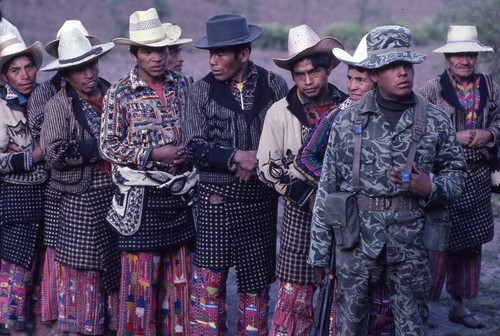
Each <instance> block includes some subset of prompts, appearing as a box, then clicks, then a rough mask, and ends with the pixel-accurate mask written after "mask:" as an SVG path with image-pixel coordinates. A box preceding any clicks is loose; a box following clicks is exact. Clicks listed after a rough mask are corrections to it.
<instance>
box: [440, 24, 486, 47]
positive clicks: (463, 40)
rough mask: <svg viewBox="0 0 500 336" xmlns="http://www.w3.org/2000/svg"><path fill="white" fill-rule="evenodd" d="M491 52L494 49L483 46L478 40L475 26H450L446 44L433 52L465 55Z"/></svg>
mask: <svg viewBox="0 0 500 336" xmlns="http://www.w3.org/2000/svg"><path fill="white" fill-rule="evenodd" d="M482 51H491V52H493V48H492V47H489V46H485V45H483V44H482V43H481V42H479V40H478V39H477V29H476V27H475V26H450V27H449V28H448V35H447V36H446V44H445V45H444V46H442V47H440V48H437V49H435V50H433V52H435V53H464V52H482Z"/></svg>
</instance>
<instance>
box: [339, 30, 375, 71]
mask: <svg viewBox="0 0 500 336" xmlns="http://www.w3.org/2000/svg"><path fill="white" fill-rule="evenodd" d="M367 35H368V34H366V35H365V36H363V38H362V39H361V41H359V44H358V47H357V48H356V50H355V51H354V54H353V55H352V56H351V55H350V54H349V53H348V52H347V51H345V50H344V49H340V48H333V50H332V52H333V55H334V56H335V57H337V59H338V60H339V61H341V62H343V63H345V64H347V65H354V64H356V63H358V62H361V61H362V60H364V59H366V58H367V57H368V52H367V51H366V36H367Z"/></svg>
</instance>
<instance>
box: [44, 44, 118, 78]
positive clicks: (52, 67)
mask: <svg viewBox="0 0 500 336" xmlns="http://www.w3.org/2000/svg"><path fill="white" fill-rule="evenodd" d="M113 47H114V43H113V42H108V43H104V44H98V45H95V46H92V49H97V48H102V51H101V52H100V53H94V54H91V55H89V56H87V57H84V58H82V59H79V60H77V61H74V62H71V63H61V62H60V61H59V60H58V59H57V60H55V61H53V62H51V63H49V64H47V65H46V66H44V67H43V68H42V69H41V70H42V71H56V70H61V69H67V68H71V67H74V66H77V65H80V64H83V63H86V62H90V61H92V60H94V59H99V58H101V57H102V56H104V55H106V54H107V53H108V52H110V51H111V49H113Z"/></svg>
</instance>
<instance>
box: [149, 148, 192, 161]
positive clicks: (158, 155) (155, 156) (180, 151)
mask: <svg viewBox="0 0 500 336" xmlns="http://www.w3.org/2000/svg"><path fill="white" fill-rule="evenodd" d="M149 158H150V159H151V160H153V161H158V162H163V163H166V164H167V165H171V166H178V165H181V164H183V163H184V162H186V153H185V151H184V146H183V145H182V144H180V145H179V146H173V145H164V146H161V147H158V148H154V149H153V150H152V151H151V154H150V155H149Z"/></svg>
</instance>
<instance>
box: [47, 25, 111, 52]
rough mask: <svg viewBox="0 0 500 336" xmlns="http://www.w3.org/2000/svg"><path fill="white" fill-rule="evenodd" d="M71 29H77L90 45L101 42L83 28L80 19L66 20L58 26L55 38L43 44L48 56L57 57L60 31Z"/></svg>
mask: <svg viewBox="0 0 500 336" xmlns="http://www.w3.org/2000/svg"><path fill="white" fill-rule="evenodd" d="M71 29H78V30H79V31H81V32H82V34H83V35H85V36H87V38H88V39H89V41H90V44H91V45H98V44H102V42H101V40H99V39H98V38H97V37H95V36H93V35H89V33H88V32H87V29H85V27H84V26H83V24H82V22H81V21H80V20H66V21H65V22H64V23H63V25H62V26H61V28H59V31H58V32H57V35H56V39H55V40H52V41H50V42H49V43H47V44H46V45H45V51H46V52H47V54H49V55H50V56H54V57H55V58H57V57H58V55H57V48H58V47H59V39H60V37H61V32H63V31H68V30H71Z"/></svg>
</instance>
